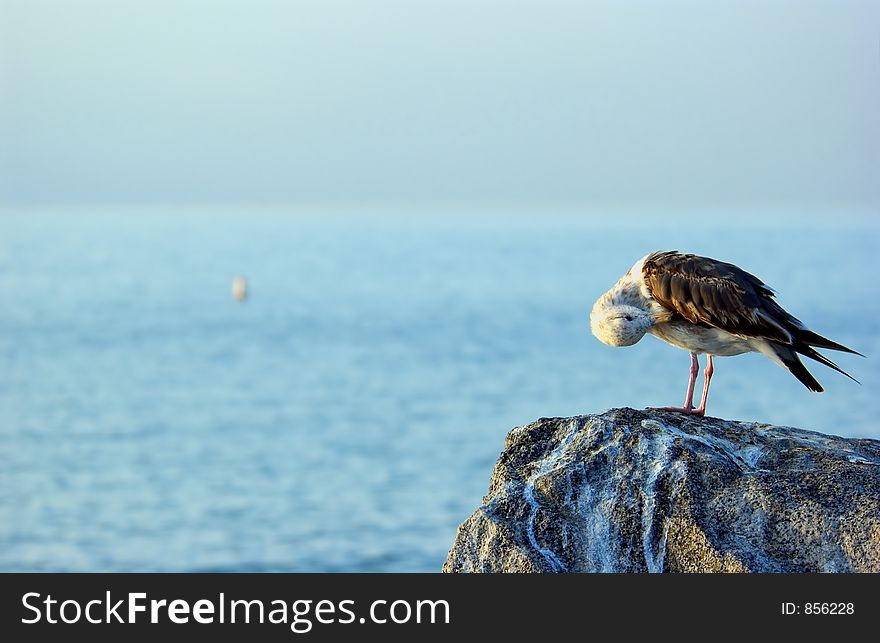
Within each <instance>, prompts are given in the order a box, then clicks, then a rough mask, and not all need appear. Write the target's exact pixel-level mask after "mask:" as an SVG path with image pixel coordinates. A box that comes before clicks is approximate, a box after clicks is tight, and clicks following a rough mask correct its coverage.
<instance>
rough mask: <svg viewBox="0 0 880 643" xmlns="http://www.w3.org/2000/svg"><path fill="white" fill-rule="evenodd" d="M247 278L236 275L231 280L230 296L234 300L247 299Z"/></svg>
mask: <svg viewBox="0 0 880 643" xmlns="http://www.w3.org/2000/svg"><path fill="white" fill-rule="evenodd" d="M247 289H248V287H247V279H245V278H244V277H236V278H235V279H233V280H232V298H233V299H234V300H235V301H244V300H245V299H247V296H248V291H247Z"/></svg>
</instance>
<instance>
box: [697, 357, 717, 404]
mask: <svg viewBox="0 0 880 643" xmlns="http://www.w3.org/2000/svg"><path fill="white" fill-rule="evenodd" d="M708 357H709V362H708V363H707V364H706V370H705V371H704V372H703V397H702V398H700V406H699V407H698V408H696V409H694V410H693V411H692V413H693V414H694V415H699V416H701V417H702V416H703V415H705V414H706V400H707V399H709V383H710V382H711V381H712V373H714V372H715V367H714V366H713V365H712V356H711V355H709V356H708Z"/></svg>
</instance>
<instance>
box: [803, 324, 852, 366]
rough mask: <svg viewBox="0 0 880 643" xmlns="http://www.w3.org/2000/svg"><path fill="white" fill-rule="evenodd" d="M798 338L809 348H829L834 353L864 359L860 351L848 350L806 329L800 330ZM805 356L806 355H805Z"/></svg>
mask: <svg viewBox="0 0 880 643" xmlns="http://www.w3.org/2000/svg"><path fill="white" fill-rule="evenodd" d="M796 337H797V338H798V340H800V341H801V342H803V343H804V344H808V345H809V346H818V347H819V348H827V349H829V350H832V351H841V352H843V353H852V354H853V355H858V356H860V357H864V355H862V354H861V353H860V352H858V351H854V350H853V349H851V348H847V347H846V346H844V345H843V344H838V343H837V342H832V341H831V340H830V339H828V338H827V337H822V335H820V334H818V333H814V332H813V331H811V330H807V329H805V328H804V329H798V330H797V333H796ZM804 354H805V355H806V353H804ZM820 361H821V360H820ZM823 363H824V362H823ZM832 368H833V367H832Z"/></svg>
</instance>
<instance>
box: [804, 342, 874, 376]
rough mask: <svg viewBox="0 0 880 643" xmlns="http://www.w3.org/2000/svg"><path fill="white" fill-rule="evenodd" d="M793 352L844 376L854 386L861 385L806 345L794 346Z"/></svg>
mask: <svg viewBox="0 0 880 643" xmlns="http://www.w3.org/2000/svg"><path fill="white" fill-rule="evenodd" d="M794 350H796V351H797V352H798V353H800V354H801V355H805V356H806V357H809V358H810V359H813V360H816V361H817V362H819V363H820V364H824V365H825V366H828V367H829V368H833V369H834V370H835V371H837V372H838V373H842V374H843V375H846V376H847V377H848V378H849V379H851V380H852V381H853V382H855V383H856V384H861V382H859V381H858V380H857V379H856V378H854V377H853V376H852V375H850V374H849V373H847V372H846V371H845V370H843V369H842V368H840V367H839V366H838V365H837V364H835V363H834V362H832V361H831V360H830V359H828V358H827V357H825V356H824V355H822V354H821V353H819V352H817V351H815V350H813V348H812V347H811V346H807V345H806V344H796V345H795V346H794ZM849 352H851V353H854V352H855V351H849Z"/></svg>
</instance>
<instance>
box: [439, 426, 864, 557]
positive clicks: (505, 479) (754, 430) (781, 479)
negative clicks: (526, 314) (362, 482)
mask: <svg viewBox="0 0 880 643" xmlns="http://www.w3.org/2000/svg"><path fill="white" fill-rule="evenodd" d="M443 571H444V572H745V571H749V572H819V571H822V572H880V441H877V440H867V439H846V438H840V437H835V436H831V435H823V434H821V433H814V432H812V431H804V430H801V429H793V428H789V427H782V426H771V425H767V424H757V423H751V422H733V421H726V420H720V419H716V418H696V417H687V416H682V415H679V414H675V413H668V412H663V411H636V410H633V409H613V410H610V411H608V412H606V413H603V414H601V415H584V416H579V417H573V418H542V419H540V420H538V421H537V422H533V423H532V424H529V425H528V426H524V427H517V428H514V429H513V430H512V431H511V432H510V433H509V435H508V436H507V440H506V442H505V445H504V451H503V452H502V453H501V456H500V457H499V458H498V462H497V463H496V464H495V469H494V471H493V472H492V480H491V482H490V484H489V493H488V494H487V495H486V497H485V498H484V499H483V504H482V506H481V507H480V508H479V509H477V510H476V511H475V512H474V513H473V514H472V515H471V516H470V517H469V518H468V519H467V520H465V522H464V523H462V525H461V526H460V527H459V529H458V534H457V536H456V538H455V542H454V544H453V546H452V549H451V550H450V552H449V557H448V558H447V560H446V563H445V565H444V566H443Z"/></svg>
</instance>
